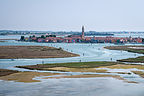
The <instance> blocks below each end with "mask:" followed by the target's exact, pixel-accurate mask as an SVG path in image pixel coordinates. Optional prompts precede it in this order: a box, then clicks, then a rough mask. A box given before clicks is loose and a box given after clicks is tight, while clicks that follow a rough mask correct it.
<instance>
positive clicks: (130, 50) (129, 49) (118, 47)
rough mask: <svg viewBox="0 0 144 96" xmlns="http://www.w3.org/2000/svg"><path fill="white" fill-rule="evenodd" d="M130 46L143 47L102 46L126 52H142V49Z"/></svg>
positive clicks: (143, 51)
mask: <svg viewBox="0 0 144 96" xmlns="http://www.w3.org/2000/svg"><path fill="white" fill-rule="evenodd" d="M132 47H144V46H107V47H104V48H106V49H110V50H124V51H128V52H133V53H141V54H144V49H134V48H132Z"/></svg>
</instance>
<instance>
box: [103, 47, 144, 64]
mask: <svg viewBox="0 0 144 96" xmlns="http://www.w3.org/2000/svg"><path fill="white" fill-rule="evenodd" d="M133 47H134V48H133ZM139 47H140V48H144V46H107V47H104V48H106V49H110V50H124V51H128V52H134V53H140V54H144V49H139ZM117 61H120V62H136V63H144V56H140V57H137V58H128V59H122V60H117Z"/></svg>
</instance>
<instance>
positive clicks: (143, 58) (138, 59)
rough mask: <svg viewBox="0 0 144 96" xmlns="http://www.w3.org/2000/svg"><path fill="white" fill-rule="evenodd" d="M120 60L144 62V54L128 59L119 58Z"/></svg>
mask: <svg viewBox="0 0 144 96" xmlns="http://www.w3.org/2000/svg"><path fill="white" fill-rule="evenodd" d="M117 61H120V62H135V63H144V56H140V57H137V58H128V59H122V60H117Z"/></svg>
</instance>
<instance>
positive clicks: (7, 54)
mask: <svg viewBox="0 0 144 96" xmlns="http://www.w3.org/2000/svg"><path fill="white" fill-rule="evenodd" d="M75 56H79V55H78V54H74V53H70V52H67V51H64V50H62V49H61V48H54V47H47V46H0V59H18V58H63V57H75Z"/></svg>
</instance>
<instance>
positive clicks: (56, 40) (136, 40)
mask: <svg viewBox="0 0 144 96" xmlns="http://www.w3.org/2000/svg"><path fill="white" fill-rule="evenodd" d="M20 40H21V41H27V42H46V43H144V39H143V38H132V37H111V36H109V37H84V38H82V37H81V36H74V35H73V36H70V37H43V38H41V37H25V38H21V39H20Z"/></svg>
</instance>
